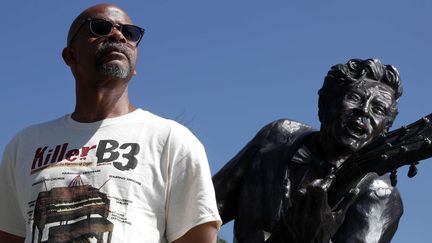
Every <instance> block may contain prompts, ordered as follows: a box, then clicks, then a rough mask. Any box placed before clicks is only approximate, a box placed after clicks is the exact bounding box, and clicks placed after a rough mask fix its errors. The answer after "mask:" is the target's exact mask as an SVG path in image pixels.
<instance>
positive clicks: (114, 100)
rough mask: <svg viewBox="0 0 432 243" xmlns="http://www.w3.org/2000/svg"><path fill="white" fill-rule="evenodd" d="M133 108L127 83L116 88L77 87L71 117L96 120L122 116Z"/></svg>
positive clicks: (79, 120)
mask: <svg viewBox="0 0 432 243" xmlns="http://www.w3.org/2000/svg"><path fill="white" fill-rule="evenodd" d="M135 109H136V108H135V107H134V106H133V105H132V104H130V103H129V97H128V85H127V84H125V85H123V86H121V87H116V88H87V89H82V88H78V87H77V91H76V106H75V111H74V112H73V113H72V119H74V120H75V121H78V122H96V121H100V120H104V119H106V118H113V117H118V116H122V115H125V114H128V113H130V112H132V111H134V110H135Z"/></svg>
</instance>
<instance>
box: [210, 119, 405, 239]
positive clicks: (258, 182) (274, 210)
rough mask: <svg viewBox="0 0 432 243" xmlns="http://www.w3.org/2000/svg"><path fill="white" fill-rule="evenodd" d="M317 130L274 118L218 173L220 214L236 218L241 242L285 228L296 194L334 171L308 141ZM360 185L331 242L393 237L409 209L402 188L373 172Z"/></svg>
mask: <svg viewBox="0 0 432 243" xmlns="http://www.w3.org/2000/svg"><path fill="white" fill-rule="evenodd" d="M317 133H318V132H317V131H316V130H314V129H313V128H311V127H310V126H308V125H306V124H303V123H299V122H296V121H293V120H288V119H280V120H277V121H274V122H272V123H270V124H268V125H267V126H265V127H264V128H262V129H261V130H260V131H259V132H258V133H257V135H256V136H255V137H254V138H253V139H252V140H251V141H250V142H249V143H248V144H247V145H246V146H245V147H244V148H243V149H242V150H241V151H240V152H239V153H238V154H237V155H236V156H235V157H234V158H233V159H231V160H230V161H229V162H228V163H227V164H226V165H225V166H224V167H223V168H222V169H221V170H220V171H219V172H218V173H216V174H215V175H214V176H213V183H214V186H215V190H216V199H217V203H218V209H219V213H220V215H221V218H222V221H223V222H224V223H227V222H229V221H231V220H233V219H234V220H235V222H234V236H235V239H236V242H238V243H243V242H247V243H254V242H265V240H266V239H267V238H268V237H269V236H271V234H273V233H275V232H276V231H280V230H282V231H283V230H284V229H283V227H284V225H283V224H281V222H282V221H283V220H281V217H283V216H284V215H283V214H284V213H285V212H286V209H287V208H288V207H290V206H291V198H292V193H293V192H294V191H295V190H297V189H298V188H299V186H301V185H303V184H307V183H308V182H311V181H312V180H314V179H318V178H322V177H324V176H325V175H326V174H328V173H329V171H330V170H331V166H330V165H329V164H327V163H325V162H324V161H322V160H320V159H317V158H316V156H315V155H316V153H315V152H314V151H313V149H309V148H310V147H312V148H313V147H314V146H310V145H309V146H306V144H310V141H311V138H313V136H315V135H316V134H317ZM357 187H358V188H359V189H360V193H359V196H358V197H357V199H356V201H355V202H354V203H353V204H352V205H351V206H350V208H349V209H348V211H347V214H346V217H345V220H344V222H343V224H342V225H341V227H340V228H339V229H338V231H337V233H336V234H335V235H334V236H333V237H332V240H331V242H332V243H339V242H368V243H369V242H380V243H381V242H390V240H391V238H392V237H393V235H394V233H395V231H396V229H397V226H398V223H399V219H400V217H401V215H402V213H403V206H402V200H401V198H400V195H399V192H398V190H397V189H396V188H395V187H392V186H391V185H390V183H389V180H388V178H387V177H386V176H381V177H379V176H378V175H376V174H372V173H370V174H368V175H367V176H365V177H364V178H363V179H362V180H361V181H360V182H359V183H358V185H357ZM283 242H285V241H283ZM286 242H288V241H286ZM316 242H320V241H319V240H318V241H316Z"/></svg>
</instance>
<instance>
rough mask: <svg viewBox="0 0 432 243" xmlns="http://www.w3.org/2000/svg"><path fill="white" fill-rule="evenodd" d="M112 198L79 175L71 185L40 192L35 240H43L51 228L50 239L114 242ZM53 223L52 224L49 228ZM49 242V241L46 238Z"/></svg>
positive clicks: (35, 214)
mask: <svg viewBox="0 0 432 243" xmlns="http://www.w3.org/2000/svg"><path fill="white" fill-rule="evenodd" d="M109 206H110V200H109V199H108V197H107V195H106V194H105V193H103V192H100V190H99V189H98V188H95V187H92V186H91V185H85V184H84V183H83V181H82V179H81V176H80V175H78V176H76V177H75V178H74V179H73V180H72V181H71V182H70V183H69V186H67V187H55V188H52V189H51V190H49V191H43V192H39V195H38V197H37V199H36V205H35V210H34V216H33V217H34V218H33V235H32V241H31V242H32V243H33V242H35V235H36V228H37V231H38V236H37V242H42V238H43V232H44V230H48V241H47V242H89V241H88V240H89V239H91V238H95V239H96V240H97V242H107V243H109V242H111V237H112V231H113V228H114V224H113V223H112V222H110V221H109V220H108V214H109V213H110V211H109ZM48 224H50V225H51V226H50V227H46V226H47V225H48ZM44 242H45V241H44Z"/></svg>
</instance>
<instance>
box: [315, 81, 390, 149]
mask: <svg viewBox="0 0 432 243" xmlns="http://www.w3.org/2000/svg"><path fill="white" fill-rule="evenodd" d="M341 93H342V94H339V95H338V94H336V95H335V98H334V99H333V100H329V101H328V102H329V103H328V104H327V105H326V107H327V108H326V109H325V114H324V116H323V118H324V119H323V121H322V122H323V124H322V128H321V129H324V130H325V131H324V132H325V137H326V139H327V140H329V141H326V142H332V143H336V144H335V145H336V147H337V148H338V150H340V151H346V150H348V151H357V150H358V149H360V148H362V147H363V146H365V145H366V144H368V143H370V142H371V141H372V139H373V138H375V137H376V136H378V135H379V134H380V133H382V132H383V131H385V130H386V129H387V128H388V127H387V126H388V124H389V123H388V121H390V120H392V119H393V117H392V112H390V109H391V107H392V106H393V105H394V103H395V102H396V99H395V94H394V91H393V89H392V88H391V87H389V86H388V85H386V84H383V83H380V82H376V81H373V80H365V81H363V82H360V83H358V84H355V85H353V86H351V87H349V88H347V89H345V90H344V92H341Z"/></svg>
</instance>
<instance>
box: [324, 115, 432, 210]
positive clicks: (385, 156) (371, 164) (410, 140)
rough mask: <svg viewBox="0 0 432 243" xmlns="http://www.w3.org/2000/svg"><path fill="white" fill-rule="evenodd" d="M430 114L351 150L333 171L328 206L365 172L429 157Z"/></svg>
mask: <svg viewBox="0 0 432 243" xmlns="http://www.w3.org/2000/svg"><path fill="white" fill-rule="evenodd" d="M431 120H432V113H431V114H429V115H428V116H425V117H423V118H422V119H420V120H418V121H416V122H414V123H411V124H409V125H407V126H402V127H401V128H399V129H396V130H393V131H391V132H388V133H387V134H385V135H383V136H380V137H378V138H376V139H375V140H374V141H372V142H371V143H370V144H369V145H367V146H366V147H364V148H362V149H360V150H359V151H357V152H356V153H354V154H353V155H352V156H351V157H350V158H349V159H348V160H347V161H345V162H344V163H343V164H342V165H341V166H340V167H339V168H337V169H336V170H335V172H334V174H335V176H336V178H335V181H334V183H333V185H332V187H331V188H330V190H329V205H330V206H331V207H334V206H336V205H337V203H338V202H339V201H340V200H341V199H342V198H343V196H344V195H345V194H346V192H347V191H348V190H349V189H351V188H353V187H354V186H355V185H356V184H357V183H358V182H359V181H360V180H361V179H362V178H363V177H364V176H365V175H367V174H368V173H370V172H375V173H377V174H378V175H383V174H386V173H388V172H392V171H395V170H396V169H398V168H400V167H402V166H404V165H410V164H417V163H418V161H420V160H424V159H427V158H429V157H432V142H431V141H432V122H431Z"/></svg>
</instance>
